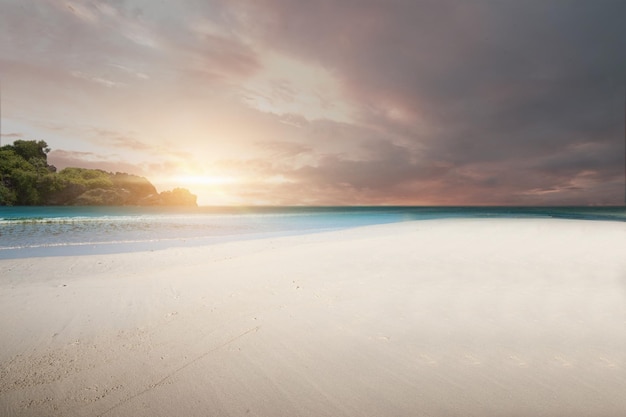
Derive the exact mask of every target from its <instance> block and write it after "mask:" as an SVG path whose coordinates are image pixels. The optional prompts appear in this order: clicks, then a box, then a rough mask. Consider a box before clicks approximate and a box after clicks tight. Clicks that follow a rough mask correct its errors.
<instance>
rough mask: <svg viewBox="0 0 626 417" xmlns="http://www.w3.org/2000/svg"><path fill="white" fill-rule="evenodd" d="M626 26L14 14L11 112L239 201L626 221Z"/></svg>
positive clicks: (277, 10) (536, 13)
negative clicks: (195, 172) (492, 209)
mask: <svg viewBox="0 0 626 417" xmlns="http://www.w3.org/2000/svg"><path fill="white" fill-rule="evenodd" d="M25 4H28V7H25V6H24V5H25ZM624 15H626V3H624V2H623V1H621V0H602V1H600V2H592V1H587V0H569V1H567V2H565V1H551V2H545V1H541V0H528V1H513V0H510V1H509V0H504V1H491V0H476V1H471V2H469V1H465V0H444V1H440V0H416V1H406V0H389V1H385V2H382V1H375V0H364V1H359V2H357V1H353V0H317V1H312V2H294V1H291V0H254V1H253V0H237V1H217V0H215V1H204V2H196V1H188V2H169V3H167V4H164V5H160V6H156V5H155V4H154V3H153V2H148V1H146V0H116V1H96V0H93V1H89V2H78V1H55V2H53V1H45V2H44V1H32V0H23V1H17V0H5V2H3V13H2V15H1V16H0V27H2V28H3V29H2V31H3V35H6V36H2V37H0V51H1V52H2V54H1V55H2V56H3V60H2V61H0V65H1V66H2V68H0V69H1V70H2V72H3V77H4V78H3V81H4V80H5V79H6V80H9V81H10V82H9V83H8V86H9V87H8V88H7V91H8V94H9V95H10V97H13V98H11V103H12V106H13V108H14V109H15V108H17V107H18V106H21V109H22V110H21V111H24V112H28V113H29V116H28V117H29V118H30V119H38V120H48V121H53V122H54V123H57V124H61V125H64V124H68V123H69V120H68V116H67V115H68V114H71V115H72V117H74V115H75V118H76V119H77V120H80V122H79V123H80V126H77V123H78V122H73V123H74V124H73V126H74V127H73V128H72V129H69V130H64V131H63V134H67V135H69V136H71V138H72V139H71V140H73V141H74V142H73V143H81V144H85V147H84V148H83V147H79V148H78V149H79V150H83V149H85V148H87V144H88V145H89V146H91V148H90V150H92V151H94V152H95V153H97V154H99V155H102V154H104V153H106V152H105V149H104V148H107V147H108V150H109V151H108V152H109V154H111V153H115V152H117V153H118V154H119V158H118V159H119V161H120V162H121V161H122V160H123V159H124V158H126V160H127V161H131V160H134V161H137V162H138V163H143V162H142V161H148V160H151V159H152V160H154V159H156V161H152V163H155V164H159V163H161V162H162V163H170V162H171V163H174V165H176V163H178V161H179V160H188V166H189V167H192V166H193V167H200V166H201V165H202V163H204V164H205V165H207V166H211V167H216V169H217V167H219V168H220V169H223V170H226V171H229V172H230V173H231V174H233V175H234V174H235V173H236V172H240V173H241V176H242V177H243V176H245V177H246V178H248V179H249V183H248V185H245V184H243V183H239V184H238V185H236V186H235V185H233V186H232V188H231V191H232V193H233V196H236V197H235V198H239V199H241V200H242V201H243V200H245V199H246V198H250V199H254V200H255V201H267V202H271V201H275V202H282V203H286V202H290V203H320V204H322V203H323V204H333V202H336V203H337V204H339V203H350V202H353V203H360V204H369V203H372V204H374V203H375V204H378V203H385V204H386V203H437V204H455V203H456V204H481V203H490V204H539V203H558V202H562V203H568V204H570V203H571V204H587V203H596V202H598V201H602V202H612V203H614V204H617V203H621V202H622V201H623V192H624V188H623V181H624V179H623V163H624V161H623V154H624V143H623V113H624V109H623V93H624V88H625V86H624V74H625V73H626V54H624V51H625V50H626V27H624V25H623V24H622V20H623V19H622V16H624ZM34 28H37V30H34ZM3 87H4V82H3ZM107 87H108V88H107ZM24 91H28V93H24ZM3 93H4V91H3ZM52 103H54V105H51V104H52ZM13 111H15V110H13ZM31 113H32V114H31ZM44 115H46V116H47V117H44ZM90 126H106V127H107V129H99V128H94V129H92V130H89V129H90V128H89V127H90ZM109 126H110V127H109ZM18 130H20V131H21V130H22V129H21V126H20V127H19V129H18ZM48 131H50V132H53V133H55V132H56V133H58V134H59V136H60V133H59V132H60V131H59V132H57V131H52V130H49V129H48ZM170 138H175V143H174V145H175V146H167V143H169V142H168V141H170V142H171V141H174V139H170ZM66 143H68V144H69V143H71V142H70V139H68V142H66ZM172 149H176V150H177V151H176V152H178V153H177V154H171V153H170V151H171V150H172ZM76 157H77V158H78V156H76ZM79 159H80V158H79ZM82 160H83V161H88V160H89V159H88V158H87V157H86V156H84V158H82ZM172 161H173V162H172ZM190 169H191V168H190Z"/></svg>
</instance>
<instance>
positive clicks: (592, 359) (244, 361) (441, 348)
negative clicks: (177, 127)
mask: <svg viewBox="0 0 626 417" xmlns="http://www.w3.org/2000/svg"><path fill="white" fill-rule="evenodd" d="M625 248H626V223H617V222H591V221H575V220H435V221H421V222H407V223H398V224H391V225H383V226H370V227H363V228H357V229H352V230H345V231H337V232H328V233H318V234H312V235H306V236H292V237H283V238H274V239H263V240H255V241H246V242H233V243H227V244H221V245H213V246H206V247H195V248H175V249H168V250H163V251H154V252H143V253H127V254H116V255H98V256H96V255H93V256H79V257H54V258H31V259H17V260H3V261H0V415H2V416H38V417H39V416H110V417H113V416H248V415H249V416H333V417H335V416H481V417H482V416H505V415H506V416H588V415H595V416H623V415H626V395H625V394H624V393H626V255H625V253H626V250H625Z"/></svg>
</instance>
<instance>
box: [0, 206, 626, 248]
mask: <svg viewBox="0 0 626 417" xmlns="http://www.w3.org/2000/svg"><path fill="white" fill-rule="evenodd" d="M441 218H567V219H586V220H610V221H626V208H625V207H198V208H192V209H167V208H155V207H148V208H146V207H0V259H8V258H23V257H33V256H59V255H86V254H104V253H115V252H127V251H144V250H158V249H164V248H168V247H175V246H195V245H205V244H212V243H219V242H225V241H233V240H243V239H255V238H259V237H267V236H285V235H292V234H303V233H314V232H319V231H327V230H338V229H345V228H351V227H357V226H365V225H373V224H383V223H395V222H402V221H410V220H428V219H441Z"/></svg>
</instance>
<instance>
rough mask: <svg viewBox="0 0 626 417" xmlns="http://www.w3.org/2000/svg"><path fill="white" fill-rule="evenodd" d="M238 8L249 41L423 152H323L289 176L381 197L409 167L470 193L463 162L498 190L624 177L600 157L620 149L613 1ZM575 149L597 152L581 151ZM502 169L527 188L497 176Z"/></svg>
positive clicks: (619, 25) (623, 57) (622, 36)
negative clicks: (589, 147)
mask: <svg viewBox="0 0 626 417" xmlns="http://www.w3.org/2000/svg"><path fill="white" fill-rule="evenodd" d="M247 10H248V11H249V16H248V17H249V19H248V20H245V23H246V24H249V25H250V26H251V28H252V29H250V30H251V31H253V32H254V34H255V35H256V36H259V37H260V38H262V39H265V41H266V42H267V43H268V44H271V45H273V46H275V47H277V48H282V50H284V51H286V52H287V53H289V54H293V55H297V56H299V57H301V59H304V60H307V61H309V62H315V63H319V64H321V65H322V66H324V67H326V68H328V69H330V70H331V71H333V73H334V74H335V75H336V76H337V77H338V78H340V79H341V81H342V83H343V85H344V87H345V88H346V90H347V92H348V93H349V95H350V96H351V97H352V99H353V100H354V102H355V103H358V106H359V109H360V119H359V120H360V121H361V123H363V124H367V123H369V124H370V126H378V127H379V130H380V134H381V137H380V138H381V140H384V139H387V138H390V137H391V138H393V140H394V142H396V143H398V144H403V146H405V147H406V148H407V149H406V151H407V152H409V153H410V152H415V149H416V147H419V148H420V149H421V152H420V153H419V155H417V157H418V159H419V160H418V161H417V162H409V160H408V157H406V156H404V154H402V157H401V156H400V155H397V156H395V155H389V154H385V152H382V153H381V156H380V158H372V159H371V160H368V161H351V160H346V159H345V158H342V157H339V156H328V157H326V158H324V159H323V160H322V161H321V163H320V164H319V165H317V166H309V167H305V168H302V169H300V170H299V171H298V175H299V176H300V175H301V176H304V177H306V178H308V179H310V180H313V181H321V182H323V183H325V184H326V183H329V182H331V181H335V182H336V183H337V184H346V183H348V184H353V185H354V186H355V187H361V186H366V185H367V186H369V187H374V188H376V187H379V188H380V189H382V188H384V187H389V186H392V185H394V184H395V185H397V184H401V183H403V182H410V181H412V180H423V179H425V178H424V174H423V172H424V170H423V169H418V165H422V164H428V161H439V162H441V163H442V164H444V165H446V164H449V165H452V166H453V167H454V169H453V171H454V170H455V171H456V172H457V175H458V176H461V177H463V178H465V179H466V180H467V181H468V183H467V184H466V186H467V187H473V186H475V187H477V188H480V187H481V186H483V185H484V184H481V183H480V181H481V180H479V179H474V180H472V178H471V177H470V176H465V175H464V174H462V172H463V170H462V167H463V166H471V167H472V170H473V172H475V173H480V172H481V171H483V170H484V171H488V174H487V173H485V174H484V175H483V174H480V175H478V174H476V175H475V177H476V178H483V177H491V178H500V179H499V180H498V181H495V180H493V181H492V184H493V185H494V186H495V187H497V190H496V191H497V192H498V193H500V194H503V195H504V194H506V193H522V194H523V193H525V192H526V191H528V190H529V189H535V188H537V187H536V184H534V180H532V178H540V179H541V180H543V181H544V182H545V184H543V186H544V188H546V189H548V188H550V187H552V188H554V189H555V190H558V189H559V187H562V186H563V183H564V182H565V181H566V180H567V179H570V180H571V179H573V178H575V177H576V175H579V174H581V173H583V172H586V171H593V172H595V173H596V180H597V181H601V180H611V181H613V182H616V181H617V180H618V179H619V177H620V175H623V159H620V158H618V157H611V155H623V152H624V150H623V146H624V145H623V115H624V107H623V105H624V104H623V99H624V98H623V97H624V79H625V77H626V25H624V24H623V17H624V16H626V3H625V2H623V1H609V0H600V1H587V0H578V1H577V0H571V1H569V0H568V1H560V0H555V1H549V2H546V1H538V0H537V1H533V0H529V1H523V2H520V1H513V0H511V1H495V0H494V1H472V2H467V1H460V0H459V1H386V2H377V1H367V2H354V1H347V0H346V1H332V2H331V1H316V2H294V1H287V0H264V1H260V2H255V3H254V6H250V8H249V9H247ZM250 10H252V11H250ZM242 15H243V16H244V17H245V16H246V15H245V14H242ZM250 15H254V17H255V18H254V19H251V18H250ZM390 109H391V110H390ZM394 109H399V110H400V111H401V115H400V116H401V117H394V116H397V112H396V114H394V111H393V110H394ZM586 143H601V144H603V145H602V150H601V151H597V150H596V151H594V152H595V153H594V154H593V155H583V154H581V151H580V149H579V148H576V146H577V145H581V144H586ZM577 149H578V150H577ZM537 159H540V160H541V162H540V163H537ZM481 163H484V164H489V165H488V169H487V168H486V167H487V165H484V167H483V168H481V165H480V164H481ZM511 169H516V170H517V172H515V175H514V176H515V178H524V177H526V178H528V183H527V184H525V183H524V182H523V181H522V182H520V181H513V179H512V178H511V179H510V180H509V181H508V182H507V181H504V179H505V178H508V177H510V175H508V172H509V171H510V170H511ZM535 170H538V171H537V172H535ZM373 172H378V173H379V176H378V177H377V176H376V175H375V174H373ZM383 178H387V179H388V180H383ZM442 178H443V177H442ZM616 184H617V183H616ZM588 186H589V187H593V186H594V184H590V185H588ZM616 187H617V185H616ZM617 191H618V188H615V189H614V190H613V193H614V194H615V195H614V196H613V201H614V202H620V201H621V200H622V197H621V196H620V195H617ZM620 191H622V192H623V187H622V188H621V190H620ZM590 195H591V194H590ZM579 197H580V200H579V201H580V202H581V203H584V202H585V196H584V194H581V195H580V196H579Z"/></svg>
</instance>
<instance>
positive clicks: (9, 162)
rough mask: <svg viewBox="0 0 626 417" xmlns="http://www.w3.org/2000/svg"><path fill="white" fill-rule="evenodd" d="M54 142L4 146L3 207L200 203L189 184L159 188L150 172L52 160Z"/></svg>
mask: <svg viewBox="0 0 626 417" xmlns="http://www.w3.org/2000/svg"><path fill="white" fill-rule="evenodd" d="M48 152H50V148H49V147H48V144H47V143H46V142H45V141H43V140H40V141H34V140H16V141H15V142H14V143H13V144H12V145H5V146H2V147H0V206H14V205H20V206H33V205H41V206H197V202H196V200H197V197H196V196H195V195H194V194H191V193H190V192H189V190H187V189H185V188H175V189H173V190H172V191H163V192H161V193H159V192H158V191H157V189H156V188H155V186H154V185H152V183H151V182H150V181H148V180H147V179H146V178H144V177H140V176H138V175H132V174H127V173H122V172H116V173H112V172H106V171H103V170H100V169H86V168H65V169H62V170H61V171H59V172H57V169H56V167H54V166H53V165H49V164H48V157H47V154H48Z"/></svg>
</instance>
